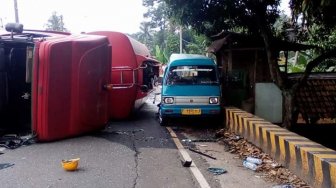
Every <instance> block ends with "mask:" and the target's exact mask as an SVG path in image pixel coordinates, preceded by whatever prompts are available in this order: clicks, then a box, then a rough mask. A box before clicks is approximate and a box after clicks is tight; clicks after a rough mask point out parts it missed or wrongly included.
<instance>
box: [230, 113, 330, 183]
mask: <svg viewBox="0 0 336 188" xmlns="http://www.w3.org/2000/svg"><path fill="white" fill-rule="evenodd" d="M225 115H226V126H227V128H229V129H230V130H231V131H233V132H235V133H236V134H239V135H241V136H243V137H245V138H246V139H247V140H248V141H250V142H251V143H253V144H255V145H256V146H258V147H260V148H261V149H263V150H264V151H265V152H266V153H268V154H270V155H271V156H272V157H273V158H274V159H275V160H277V161H278V162H280V163H281V164H282V165H284V166H286V167H287V168H289V169H290V170H291V171H293V172H294V173H295V174H296V175H297V176H299V177H300V178H301V179H303V180H305V181H306V182H308V183H309V184H310V185H312V186H313V187H316V188H322V187H323V188H329V187H330V188H336V151H334V150H331V149H329V148H326V147H324V146H322V145H320V144H318V143H316V142H313V141H311V140H309V139H307V138H305V137H302V136H300V135H298V134H296V133H293V132H290V131H288V130H287V129H284V128H281V127H279V126H277V125H274V124H272V123H270V122H267V121H266V120H264V119H262V118H259V117H257V116H255V115H253V114H250V113H248V112H245V111H243V110H241V109H238V108H230V107H229V108H226V109H225ZM321 136H323V135H321Z"/></svg>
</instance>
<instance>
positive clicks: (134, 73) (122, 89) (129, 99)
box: [90, 31, 161, 119]
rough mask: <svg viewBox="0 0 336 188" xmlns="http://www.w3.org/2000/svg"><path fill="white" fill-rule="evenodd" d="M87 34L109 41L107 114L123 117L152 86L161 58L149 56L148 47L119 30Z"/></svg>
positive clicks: (113, 116) (144, 97)
mask: <svg viewBox="0 0 336 188" xmlns="http://www.w3.org/2000/svg"><path fill="white" fill-rule="evenodd" d="M90 34H94V35H101V36H106V37H107V38H108V40H109V41H110V44H111V46H112V47H111V54H112V59H111V60H112V63H111V64H112V67H111V81H112V90H111V92H110V102H109V105H110V107H111V108H110V117H111V118H112V119H124V118H127V117H128V116H130V115H131V113H132V112H134V111H135V110H137V109H139V108H140V107H141V105H142V104H144V102H145V101H146V99H147V97H148V94H149V93H151V92H153V91H154V89H155V85H156V84H155V83H156V82H157V78H158V77H159V70H160V69H159V67H160V65H161V64H160V62H159V61H157V60H155V59H153V58H151V56H150V53H149V50H148V49H147V47H146V46H145V45H144V44H142V43H140V42H138V41H136V40H135V39H133V38H131V37H129V36H127V35H125V34H123V33H119V32H112V31H97V32H91V33H90Z"/></svg>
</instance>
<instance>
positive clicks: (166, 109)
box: [160, 105, 221, 117]
mask: <svg viewBox="0 0 336 188" xmlns="http://www.w3.org/2000/svg"><path fill="white" fill-rule="evenodd" d="M183 109H200V110H201V114H199V115H184V114H182V110H183ZM160 114H161V116H162V117H216V116H219V115H220V114H221V107H220V106H219V105H202V106H201V105H200V106H189V105H188V106H176V105H161V106H160Z"/></svg>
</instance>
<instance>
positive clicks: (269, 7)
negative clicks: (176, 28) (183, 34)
mask: <svg viewBox="0 0 336 188" xmlns="http://www.w3.org/2000/svg"><path fill="white" fill-rule="evenodd" d="M164 1H165V2H166V3H167V5H168V7H169V15H170V16H172V17H174V18H176V19H177V20H180V22H181V23H182V24H183V25H186V26H191V27H192V28H194V29H196V30H197V31H198V32H200V33H205V34H207V35H213V34H217V33H219V32H221V31H222V30H231V31H232V30H233V29H236V28H237V27H238V28H243V30H247V31H249V32H258V30H259V28H258V24H257V19H258V18H259V19H262V20H263V23H260V24H264V25H268V26H269V25H272V24H273V23H274V22H275V20H276V18H277V17H278V10H277V7H278V5H279V2H280V0H268V1H252V0H240V1H236V0H211V1H200V0H189V1H185V0H164Z"/></svg>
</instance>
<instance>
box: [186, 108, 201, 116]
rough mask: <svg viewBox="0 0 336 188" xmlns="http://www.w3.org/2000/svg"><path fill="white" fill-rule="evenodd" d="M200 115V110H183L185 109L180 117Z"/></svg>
mask: <svg viewBox="0 0 336 188" xmlns="http://www.w3.org/2000/svg"><path fill="white" fill-rule="evenodd" d="M201 114H202V111H201V109H198V108H196V109H195V108H192V109H190V108H185V109H182V115H201Z"/></svg>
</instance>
